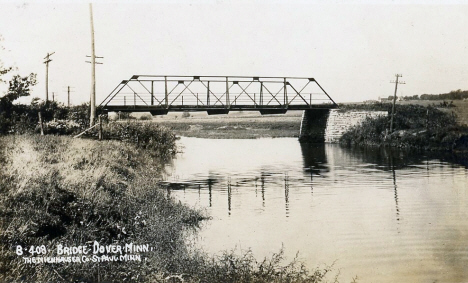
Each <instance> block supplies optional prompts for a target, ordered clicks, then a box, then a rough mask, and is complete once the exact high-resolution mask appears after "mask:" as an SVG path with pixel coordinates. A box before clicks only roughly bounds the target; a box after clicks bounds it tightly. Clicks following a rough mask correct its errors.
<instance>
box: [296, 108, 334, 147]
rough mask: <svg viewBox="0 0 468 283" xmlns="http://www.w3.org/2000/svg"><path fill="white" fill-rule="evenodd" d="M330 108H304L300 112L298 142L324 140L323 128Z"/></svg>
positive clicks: (325, 126) (325, 125)
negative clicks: (301, 112)
mask: <svg viewBox="0 0 468 283" xmlns="http://www.w3.org/2000/svg"><path fill="white" fill-rule="evenodd" d="M329 114H330V109H313V110H312V109H311V110H304V112H303V114H302V121H301V130H300V133H299V141H300V142H313V143H324V142H325V130H326V128H327V120H328V116H329Z"/></svg>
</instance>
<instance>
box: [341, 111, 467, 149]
mask: <svg viewBox="0 0 468 283" xmlns="http://www.w3.org/2000/svg"><path fill="white" fill-rule="evenodd" d="M391 107H392V105H391V104H389V103H387V104H377V105H359V106H356V105H348V106H345V107H343V108H345V109H346V108H349V109H356V108H357V109H366V110H384V111H388V112H389V113H391ZM390 119H391V115H390V114H389V115H388V116H385V117H378V118H368V119H366V120H365V121H364V122H363V123H362V124H360V125H357V126H354V127H352V128H351V129H350V130H349V131H348V132H346V133H345V134H344V135H343V136H342V137H341V139H340V143H342V144H345V145H370V146H389V147H399V148H408V149H420V150H430V151H450V152H453V153H460V154H466V153H467V152H468V127H467V126H466V125H460V124H458V123H457V119H456V116H455V114H454V113H453V112H450V111H443V110H441V109H438V108H436V107H434V106H427V107H424V106H421V105H398V104H397V105H396V106H395V116H394V121H393V129H394V130H393V132H392V133H389V132H388V129H389V125H390Z"/></svg>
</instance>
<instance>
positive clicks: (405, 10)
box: [0, 0, 468, 104]
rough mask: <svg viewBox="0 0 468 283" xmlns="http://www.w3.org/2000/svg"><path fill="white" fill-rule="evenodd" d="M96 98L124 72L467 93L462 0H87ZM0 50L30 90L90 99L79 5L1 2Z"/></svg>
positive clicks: (337, 95)
mask: <svg viewBox="0 0 468 283" xmlns="http://www.w3.org/2000/svg"><path fill="white" fill-rule="evenodd" d="M93 12H94V25H95V38H96V55H97V56H103V57H104V59H101V60H100V61H102V62H103V63H104V64H103V65H97V73H96V74H97V101H98V102H101V101H102V100H103V99H104V97H105V96H106V95H107V94H109V92H110V91H112V89H113V88H114V87H115V86H116V85H117V84H118V83H119V82H120V81H121V80H124V79H128V78H130V77H131V76H132V75H134V74H151V75H166V74H167V75H243V76H299V77H314V78H316V79H317V81H318V82H319V83H320V84H321V85H322V87H324V89H325V90H327V92H328V93H329V94H330V95H331V96H332V97H333V98H334V99H335V100H336V101H338V102H346V101H363V100H368V99H377V98H378V97H379V96H381V97H387V96H389V95H393V91H394V86H393V85H392V84H390V81H391V80H394V75H395V74H396V73H401V74H403V78H402V80H404V81H406V84H405V85H401V86H400V88H399V92H398V93H399V95H404V96H408V95H415V94H423V93H433V94H437V93H444V92H448V91H451V90H456V89H468V68H467V67H468V50H467V46H468V0H467V1H377V0H376V1H151V2H150V1H147V2H145V1H137V2H134V1H133V2H131V3H130V2H129V1H116V2H114V1H112V3H111V1H106V2H104V1H97V2H94V4H93ZM0 35H2V37H3V41H2V42H1V45H3V47H4V50H3V51H1V52H0V54H1V57H0V58H1V60H2V61H3V63H4V64H6V65H14V66H15V67H17V68H18V72H19V73H21V74H24V75H26V74H28V73H31V72H34V73H37V75H38V82H39V84H38V85H37V86H36V87H35V88H34V92H33V95H34V96H37V97H40V98H42V99H44V98H45V65H44V64H43V61H44V59H43V58H44V57H45V56H46V54H47V52H55V54H54V55H53V56H52V60H53V61H52V62H51V63H50V72H49V79H50V82H49V91H50V92H55V95H56V97H58V100H59V101H62V102H65V101H66V92H65V90H66V86H68V85H70V86H73V87H74V88H73V90H74V92H73V93H72V102H73V103H74V104H76V103H82V102H85V101H88V100H89V94H90V90H91V86H90V85H91V69H90V67H91V66H90V64H88V63H85V61H86V60H87V59H86V57H85V56H86V55H90V53H91V44H90V41H91V40H90V22H89V5H88V3H87V2H84V1H36V2H29V1H26V2H19V1H5V0H0Z"/></svg>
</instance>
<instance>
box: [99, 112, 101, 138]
mask: <svg viewBox="0 0 468 283" xmlns="http://www.w3.org/2000/svg"><path fill="white" fill-rule="evenodd" d="M99 140H102V115H99Z"/></svg>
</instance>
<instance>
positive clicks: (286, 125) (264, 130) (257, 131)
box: [152, 111, 302, 139]
mask: <svg viewBox="0 0 468 283" xmlns="http://www.w3.org/2000/svg"><path fill="white" fill-rule="evenodd" d="M290 112H291V113H289V112H288V113H286V114H281V115H263V116H262V115H260V114H258V113H257V112H243V113H232V114H231V113H230V114H229V115H216V116H208V115H206V114H204V113H190V117H182V116H181V114H180V113H171V114H170V115H167V116H160V117H155V118H154V119H152V122H153V123H157V124H158V125H163V126H165V127H167V128H170V129H171V130H172V131H174V132H175V133H176V134H177V135H179V136H186V137H198V138H223V139H226V138H227V139H229V138H263V137H298V136H299V129H300V125H301V115H302V111H299V112H298V111H290Z"/></svg>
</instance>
